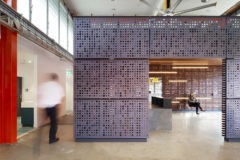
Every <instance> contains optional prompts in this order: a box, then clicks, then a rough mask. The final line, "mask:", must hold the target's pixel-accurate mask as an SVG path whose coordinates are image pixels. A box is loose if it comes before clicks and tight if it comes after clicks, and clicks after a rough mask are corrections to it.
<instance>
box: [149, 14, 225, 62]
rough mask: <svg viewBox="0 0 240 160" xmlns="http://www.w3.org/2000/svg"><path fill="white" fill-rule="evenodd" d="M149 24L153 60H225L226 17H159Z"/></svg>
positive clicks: (151, 20)
mask: <svg viewBox="0 0 240 160" xmlns="http://www.w3.org/2000/svg"><path fill="white" fill-rule="evenodd" d="M150 22H151V23H150V39H151V40H150V56H149V57H150V58H159V57H169V58H173V57H174V58H176V57H193V58H197V57H211V58H213V57H219V58H221V57H222V58H225V57H226V40H227V39H226V28H227V27H226V19H225V18H223V17H220V18H216V17H214V18H211V17H209V18H206V17H204V18H200V17H194V18H193V17H183V18H181V17H169V18H168V17H160V18H151V19H150Z"/></svg>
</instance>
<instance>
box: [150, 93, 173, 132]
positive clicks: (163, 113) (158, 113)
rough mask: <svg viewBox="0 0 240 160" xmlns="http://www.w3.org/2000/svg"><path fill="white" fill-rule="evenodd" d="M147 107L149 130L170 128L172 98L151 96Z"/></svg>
mask: <svg viewBox="0 0 240 160" xmlns="http://www.w3.org/2000/svg"><path fill="white" fill-rule="evenodd" d="M151 98H152V99H151V104H150V106H151V107H150V108H149V130H151V131H157V130H172V99H171V98H163V97H158V96H152V97H151Z"/></svg>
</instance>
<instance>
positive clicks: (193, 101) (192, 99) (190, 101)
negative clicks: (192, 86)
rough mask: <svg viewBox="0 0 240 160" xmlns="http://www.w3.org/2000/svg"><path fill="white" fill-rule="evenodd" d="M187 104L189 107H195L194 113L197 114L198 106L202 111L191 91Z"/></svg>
mask: <svg viewBox="0 0 240 160" xmlns="http://www.w3.org/2000/svg"><path fill="white" fill-rule="evenodd" d="M188 105H189V107H196V114H199V113H198V108H200V109H201V111H203V109H202V107H201V106H200V103H199V102H198V101H197V99H196V98H195V96H194V95H193V92H191V93H190V95H189V97H188Z"/></svg>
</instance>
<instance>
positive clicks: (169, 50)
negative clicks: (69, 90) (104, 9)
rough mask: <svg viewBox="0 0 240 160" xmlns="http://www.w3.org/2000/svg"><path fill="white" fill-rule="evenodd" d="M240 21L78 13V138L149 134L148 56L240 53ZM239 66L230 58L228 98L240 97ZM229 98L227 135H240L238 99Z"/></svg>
mask: <svg viewBox="0 0 240 160" xmlns="http://www.w3.org/2000/svg"><path fill="white" fill-rule="evenodd" d="M239 26H240V19H239V18H238V17H105V18H104V17H102V18H101V17H87V18H84V17H76V18H74V57H75V79H74V83H75V93H74V95H75V96H74V97H75V137H76V138H81V137H92V138H96V137H104V138H106V137H109V138H112V137H115V138H116V137H118V138H122V137H132V138H134V137H145V138H146V137H147V133H148V129H147V125H145V124H144V123H145V122H146V123H147V119H148V112H147V110H144V109H145V108H146V107H145V102H147V101H148V100H147V98H148V82H147V79H148V65H149V64H148V60H147V59H148V58H226V57H228V58H237V57H238V58H239V57H240V49H239V48H240V40H239V37H240V30H239ZM107 58H111V59H112V58H114V60H109V59H108V60H107ZM144 58H145V60H143V59H144ZM90 59H92V60H90ZM230 63H231V65H230ZM238 69H239V62H236V61H234V60H233V61H231V62H230V61H228V62H227V63H226V70H227V71H226V75H227V77H226V86H227V87H226V92H227V95H226V97H227V98H228V99H229V98H236V97H237V98H239V96H240V94H239V93H238V90H239V89H240V86H239V84H238V82H239V73H238V72H239V71H238ZM203 84H204V82H203ZM224 84H225V83H224ZM201 92H202V91H201ZM203 94H205V93H204V92H203ZM223 94H224V93H223ZM109 98H110V99H109ZM106 99H107V100H106ZM230 100H231V99H229V103H228V104H226V128H227V131H228V132H227V135H229V137H235V138H236V137H238V138H240V135H239V132H238V130H236V127H235V128H234V127H232V126H237V122H238V120H239V119H238V115H239V114H238V113H239V108H237V107H236V106H238V101H237V100H236V101H234V102H233V101H231V103H230ZM140 102H141V105H143V106H142V107H140ZM224 102H225V101H224ZM207 103H208V102H207ZM106 106H108V107H106ZM123 106H125V107H124V111H123V112H121V111H120V108H123ZM146 106H147V105H146ZM141 109H143V110H144V112H143V111H141ZM126 110H128V111H129V113H128V112H125V111H126ZM83 113H84V114H83ZM91 113H93V114H91ZM233 113H234V116H231V115H230V114H233ZM133 114H134V116H133ZM120 115H121V116H122V117H121V116H120ZM136 115H141V116H142V115H145V116H146V117H144V116H143V117H142V118H141V119H139V121H135V124H136V123H138V122H139V123H141V124H143V125H142V126H141V125H140V126H139V130H137V128H136V127H137V126H135V128H134V127H132V126H133V124H134V121H132V118H134V119H135V120H137V117H136ZM104 116H105V117H104ZM109 117H111V118H109ZM144 118H145V119H144ZM140 120H141V121H140ZM143 121H144V122H143ZM117 122H118V123H117Z"/></svg>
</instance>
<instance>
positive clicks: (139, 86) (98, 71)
mask: <svg viewBox="0 0 240 160" xmlns="http://www.w3.org/2000/svg"><path fill="white" fill-rule="evenodd" d="M148 71H149V64H148V60H76V61H75V94H74V95H75V98H148Z"/></svg>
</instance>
